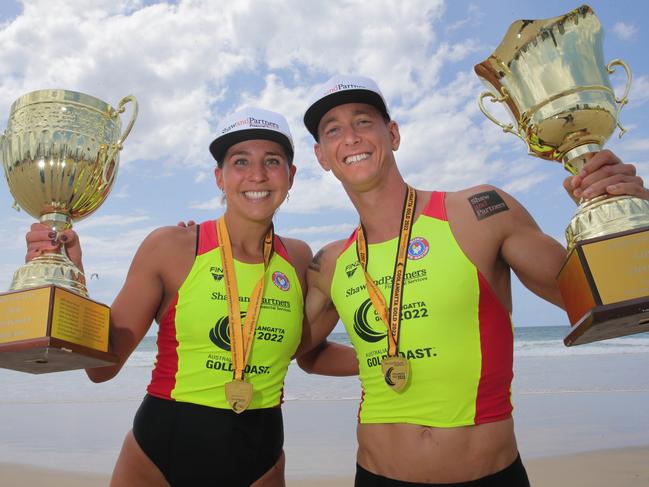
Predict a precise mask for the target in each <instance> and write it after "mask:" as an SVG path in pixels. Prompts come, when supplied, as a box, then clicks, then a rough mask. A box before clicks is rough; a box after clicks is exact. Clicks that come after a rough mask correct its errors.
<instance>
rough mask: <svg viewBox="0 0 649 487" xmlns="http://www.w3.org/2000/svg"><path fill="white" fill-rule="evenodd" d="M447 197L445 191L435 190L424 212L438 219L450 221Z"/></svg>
mask: <svg viewBox="0 0 649 487" xmlns="http://www.w3.org/2000/svg"><path fill="white" fill-rule="evenodd" d="M445 198H446V192H445V191H433V192H432V194H431V195H430V199H429V200H428V204H427V205H426V207H425V208H424V211H423V212H422V214H423V215H426V216H430V217H432V218H436V219H438V220H442V221H448V217H447V216H446V204H445V203H444V200H445Z"/></svg>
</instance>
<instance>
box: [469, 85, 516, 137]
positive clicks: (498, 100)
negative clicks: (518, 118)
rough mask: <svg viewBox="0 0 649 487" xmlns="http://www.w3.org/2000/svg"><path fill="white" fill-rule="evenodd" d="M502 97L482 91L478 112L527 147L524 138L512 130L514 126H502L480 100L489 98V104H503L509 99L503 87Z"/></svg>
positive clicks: (511, 124)
mask: <svg viewBox="0 0 649 487" xmlns="http://www.w3.org/2000/svg"><path fill="white" fill-rule="evenodd" d="M501 92H502V96H496V95H494V94H493V93H492V92H491V91H484V92H482V93H481V94H480V97H479V98H478V106H479V107H480V111H481V112H482V113H484V115H485V117H487V118H488V119H489V120H491V121H492V122H493V123H495V124H496V125H498V126H499V127H500V128H501V129H503V132H506V133H507V132H508V133H510V134H514V135H515V136H516V137H518V138H519V139H521V140H522V141H523V142H525V145H526V146H527V140H525V137H523V136H522V135H521V134H519V133H518V132H517V131H516V130H514V124H513V123H508V124H504V123H502V122H501V121H500V120H498V119H497V118H496V117H494V116H493V115H492V114H491V113H489V111H488V110H487V108H486V107H485V106H484V103H483V101H482V100H484V99H485V98H487V97H488V98H489V101H491V103H504V102H505V100H507V98H509V93H507V90H506V89H505V87H504V86H503V87H502V88H501Z"/></svg>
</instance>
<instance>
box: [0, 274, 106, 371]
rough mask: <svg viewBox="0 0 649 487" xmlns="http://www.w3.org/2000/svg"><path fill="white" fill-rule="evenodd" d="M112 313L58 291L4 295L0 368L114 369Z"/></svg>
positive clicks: (48, 288)
mask: <svg viewBox="0 0 649 487" xmlns="http://www.w3.org/2000/svg"><path fill="white" fill-rule="evenodd" d="M109 323H110V308H109V307H108V306H106V305H104V304H100V303H97V302H95V301H92V300H90V299H88V298H84V297H82V296H79V295H77V294H75V293H73V292H70V291H68V290H66V289H63V288H60V287H57V286H44V287H37V288H32V289H25V290H20V291H13V292H9V293H5V294H0V367H2V368H6V369H12V370H18V371H21V372H29V373H31V374H43V373H47V372H60V371H63V370H73V369H84V368H90V367H101V366H106V365H113V364H115V363H117V361H118V359H117V356H116V355H115V354H112V353H110V352H109V351H108V332H109Z"/></svg>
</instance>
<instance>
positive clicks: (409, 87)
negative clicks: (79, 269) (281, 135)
mask: <svg viewBox="0 0 649 487" xmlns="http://www.w3.org/2000/svg"><path fill="white" fill-rule="evenodd" d="M590 5H591V7H593V9H594V10H595V13H596V14H597V15H598V17H599V19H600V21H601V22H602V24H603V26H604V29H605V32H606V37H605V42H604V58H605V59H606V60H607V61H608V60H611V59H613V58H618V57H619V58H622V59H624V60H625V61H626V62H627V63H628V64H629V65H630V66H631V69H632V71H633V74H634V85H633V87H632V91H631V95H630V102H629V104H628V105H627V107H626V108H625V109H624V110H623V111H622V115H621V120H622V122H623V125H624V126H625V127H626V128H627V129H628V133H627V134H626V135H625V136H624V138H623V139H622V140H618V139H617V135H614V136H613V137H612V138H611V140H610V141H609V143H608V147H610V148H611V149H613V150H614V151H616V152H617V153H618V155H620V156H621V157H622V158H623V159H624V160H626V161H628V162H633V163H635V164H637V167H638V170H639V173H640V174H641V175H642V176H643V177H644V178H645V180H649V156H647V153H648V152H649V129H647V123H646V122H647V118H646V116H645V111H646V110H647V107H648V106H649V103H648V102H649V62H648V61H647V59H648V56H647V53H646V46H649V38H648V37H649V36H648V35H647V19H649V7H648V6H647V5H648V4H647V3H646V2H644V1H639V0H638V1H633V2H632V1H629V2H623V3H620V2H607V1H604V0H597V1H592V2H590ZM576 6H577V4H573V3H571V2H565V1H557V0H550V1H545V2H532V1H529V0H519V1H509V0H507V1H499V2H469V1H464V0H456V1H453V2H442V1H433V0H428V1H416V0H412V1H408V0H406V1H402V2H394V1H393V0H375V1H373V2H364V1H353V0H347V1H331V2H315V1H314V2H309V1H303V0H285V1H271V0H265V1H239V0H238V1H236V2H232V1H198V0H191V1H187V0H182V1H177V2H155V1H146V2H143V1H134V0H118V1H116V0H98V1H83V0H32V1H30V0H25V1H23V2H16V1H3V2H1V3H0V45H1V46H2V49H1V50H0V73H2V75H1V76H0V128H3V127H5V126H6V121H7V117H8V114H9V107H10V105H11V103H12V102H13V101H14V100H15V99H16V98H18V97H19V96H20V95H22V94H24V93H27V92H29V91H32V90H36V89H43V88H65V89H70V90H75V91H82V92H85V93H88V94H91V95H93V96H96V97H97V98H100V99H102V100H104V101H106V102H108V103H110V104H112V105H114V106H115V105H116V104H117V102H118V100H119V99H120V98H122V97H123V96H124V95H127V94H134V95H135V96H136V97H137V98H138V100H139V103H140V117H139V119H138V121H137V123H136V126H135V128H134V130H133V132H132V134H131V136H130V137H129V139H128V140H127V141H126V143H125V147H124V150H123V152H122V155H121V160H120V169H119V173H118V175H117V179H116V183H115V185H114V187H113V190H112V193H111V195H110V196H109V198H108V199H107V201H106V202H105V203H104V204H103V206H102V207H101V208H100V209H99V210H98V211H97V212H96V213H95V214H93V215H91V216H90V217H89V218H87V219H86V220H84V221H81V222H79V223H78V224H77V225H75V228H76V229H77V230H78V232H79V233H80V235H81V239H82V242H83V245H84V262H85V267H86V272H87V274H88V275H90V274H96V275H98V279H92V280H91V281H90V282H89V290H90V293H91V296H92V297H93V298H94V299H96V300H99V301H102V302H106V303H110V302H111V301H112V299H113V297H114V296H115V294H116V293H117V291H118V290H119V287H120V285H121V283H122V282H123V279H124V276H125V275H126V271H127V269H128V265H129V263H130V260H131V257H132V256H133V254H134V252H135V250H136V248H137V246H138V244H139V243H140V242H141V240H142V239H143V238H144V237H145V236H146V235H147V234H148V233H149V232H150V231H151V230H153V229H154V228H156V227H159V226H164V225H170V224H171V225H173V224H175V223H176V222H177V221H179V220H183V219H189V218H192V219H194V220H197V221H203V220H207V219H212V218H214V217H216V216H218V215H219V214H220V212H221V211H222V207H221V206H220V205H219V199H220V198H219V195H218V194H217V190H216V188H215V184H214V179H213V175H212V173H213V167H214V162H213V160H212V159H211V156H210V155H209V152H208V150H207V146H208V144H209V142H210V141H211V140H212V138H213V133H214V130H215V128H216V124H217V121H218V120H219V119H220V118H221V117H223V116H224V115H227V114H228V113H230V112H231V111H233V110H235V109H237V108H240V107H243V106H245V105H258V106H261V107H264V108H267V109H271V110H276V111H279V112H281V113H283V114H284V115H285V116H286V117H287V118H288V120H289V123H290V124H291V129H292V131H293V136H294V139H295V142H296V161H295V163H296V166H297V167H298V174H297V178H296V183H295V185H294V188H293V190H292V191H291V197H290V201H289V202H288V203H286V204H285V205H284V206H282V208H281V209H280V211H279V213H278V215H277V217H276V227H277V230H278V232H279V233H280V234H283V235H287V236H292V237H296V238H302V239H304V240H306V241H307V242H308V243H309V244H310V245H311V247H312V248H313V250H314V252H315V251H317V249H318V248H319V247H320V246H322V245H323V244H324V243H326V242H328V241H330V240H334V239H338V238H343V237H346V236H347V235H348V234H349V233H350V232H351V230H352V229H353V227H354V225H355V224H356V223H357V219H356V216H355V213H354V211H353V208H352V206H351V204H350V203H349V202H348V201H347V198H346V196H345V194H344V192H343V191H342V189H341V188H340V186H339V184H338V183H337V181H336V180H335V179H334V178H333V176H331V175H330V174H327V173H324V172H323V171H322V170H321V169H320V167H319V166H318V165H317V162H316V159H315V156H314V155H313V151H312V144H313V141H312V140H311V139H310V136H309V135H308V133H307V131H306V129H305V128H304V127H303V126H302V124H301V116H302V113H303V111H304V109H305V108H306V105H307V100H308V97H309V93H310V91H311V89H312V88H313V86H314V85H315V84H317V83H320V82H323V81H325V80H326V79H327V78H329V77H330V76H331V75H333V74H336V73H357V74H363V75H366V76H370V77H372V78H374V79H375V80H376V81H377V82H378V84H379V86H381V88H382V90H383V92H384V95H385V96H386V98H387V101H388V104H389V106H390V108H391V113H392V115H393V117H394V118H395V120H397V122H399V124H400V127H401V135H402V144H401V148H400V149H399V151H398V152H397V160H398V162H399V164H400V167H401V169H402V172H403V174H404V176H405V177H406V180H407V181H408V182H409V183H411V184H412V185H414V186H416V187H418V188H421V189H439V190H448V191H452V190H456V189H460V188H464V187H468V186H472V185H475V184H479V183H490V184H494V185H496V186H499V187H502V188H504V189H505V190H507V191H509V192H510V193H511V194H513V195H514V196H515V197H516V198H517V199H518V200H519V201H521V202H522V203H523V204H524V205H525V206H526V207H527V208H528V210H529V211H530V213H531V214H532V215H533V216H534V217H535V218H536V220H537V221H538V222H539V224H540V225H541V227H542V228H543V229H544V230H545V231H546V232H547V233H548V234H550V235H552V236H554V237H555V238H557V239H558V240H560V241H561V242H563V241H564V240H563V232H564V229H565V226H566V225H567V223H568V221H569V219H570V217H571V215H572V213H573V211H574V204H573V203H572V201H571V200H569V198H568V197H567V195H566V194H565V192H564V190H563V188H562V186H561V182H562V181H563V179H564V177H565V174H566V173H565V171H564V170H563V169H562V168H561V167H560V166H559V165H558V164H552V163H550V162H546V161H542V160H540V159H535V158H533V157H531V156H528V155H527V154H526V150H525V147H524V145H523V144H522V142H521V141H520V140H519V139H517V138H516V137H514V136H512V135H509V134H504V133H502V131H501V130H500V129H499V128H498V127H496V126H494V125H493V124H491V122H489V121H488V120H486V119H485V117H484V116H483V115H482V114H481V113H480V111H479V110H478V108H477V103H476V99H477V96H478V95H479V93H480V92H481V91H483V88H482V85H481V84H480V82H479V81H478V79H477V78H476V76H475V75H474V74H473V65H474V64H476V63H478V62H480V61H482V60H483V59H485V58H486V57H487V56H488V55H489V54H490V53H491V52H492V51H493V50H494V49H495V48H496V46H497V45H498V44H499V43H500V40H501V39H502V37H503V35H504V33H505V32H506V31H507V28H508V27H509V24H510V23H511V22H513V21H514V20H517V19H521V18H528V19H529V18H531V19H540V18H547V17H554V16H557V15H560V14H563V13H566V12H567V11H569V10H571V9H572V8H574V7H576ZM643 52H644V54H643ZM612 83H613V86H614V87H615V88H616V91H617V92H618V93H621V92H622V89H623V87H624V83H625V79H624V75H623V73H622V72H621V70H620V72H618V73H616V74H615V75H613V77H612ZM2 186H3V189H0V221H1V222H2V229H3V232H2V234H1V235H0V245H2V248H3V252H2V254H1V256H0V289H6V288H8V286H9V283H10V280H11V275H12V274H13V271H14V270H15V269H16V268H17V267H18V266H19V265H20V263H21V262H22V260H23V256H24V239H23V236H24V233H25V231H26V230H27V228H28V227H29V225H30V223H31V222H32V218H31V217H29V215H26V214H25V213H17V212H15V211H14V210H13V209H12V208H11V204H12V202H13V199H12V197H11V195H10V193H9V190H8V188H7V187H6V185H5V184H3V185H2ZM514 321H515V324H516V325H521V326H526V325H551V324H566V325H567V318H566V317H565V315H564V313H563V312H562V311H561V310H558V309H556V308H554V307H553V306H551V305H549V304H547V303H545V302H543V301H542V300H540V299H539V298H536V297H535V296H534V295H532V294H531V293H530V292H528V291H526V290H525V289H523V288H522V287H521V286H520V284H518V283H515V284H514Z"/></svg>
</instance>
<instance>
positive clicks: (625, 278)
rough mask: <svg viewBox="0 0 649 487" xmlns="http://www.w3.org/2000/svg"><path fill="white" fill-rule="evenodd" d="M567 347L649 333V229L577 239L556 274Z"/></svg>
mask: <svg viewBox="0 0 649 487" xmlns="http://www.w3.org/2000/svg"><path fill="white" fill-rule="evenodd" d="M557 279H558V282H559V289H560V290H561V296H562V297H563V302H564V305H565V307H566V311H567V313H568V317H569V319H570V324H571V326H572V330H571V331H570V333H569V334H568V335H567V336H566V337H565V339H564V340H563V342H564V343H565V344H566V346H572V345H581V344H584V343H590V342H595V341H598V340H606V339H607V338H615V337H621V336H625V335H632V334H635V333H642V332H646V331H649V229H648V228H643V229H638V230H631V231H628V232H620V233H616V234H613V235H606V236H604V237H597V238H592V239H588V240H584V241H582V242H578V243H577V244H576V245H575V247H574V248H573V249H572V250H571V252H570V254H569V255H568V259H567V260H566V262H565V264H564V266H563V268H562V269H561V271H560V272H559V276H558V278H557Z"/></svg>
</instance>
